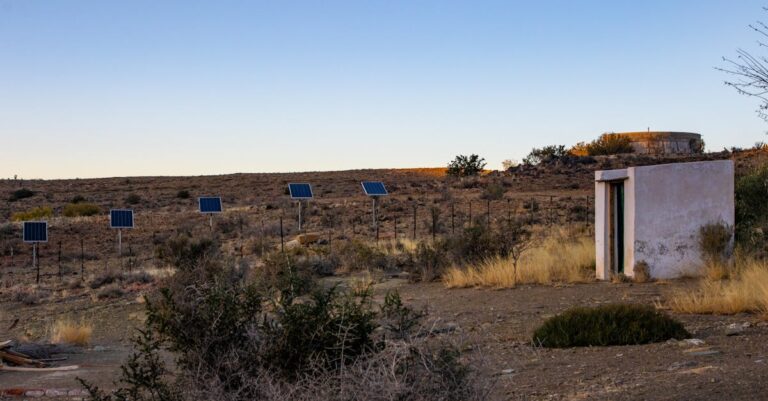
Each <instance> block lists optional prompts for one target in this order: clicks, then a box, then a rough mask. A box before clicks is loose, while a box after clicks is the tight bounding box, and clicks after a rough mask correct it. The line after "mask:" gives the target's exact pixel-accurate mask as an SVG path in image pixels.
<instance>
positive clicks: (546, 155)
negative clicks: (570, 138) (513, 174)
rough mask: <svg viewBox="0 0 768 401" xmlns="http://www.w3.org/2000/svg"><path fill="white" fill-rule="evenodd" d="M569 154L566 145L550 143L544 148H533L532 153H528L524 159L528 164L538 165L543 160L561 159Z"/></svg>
mask: <svg viewBox="0 0 768 401" xmlns="http://www.w3.org/2000/svg"><path fill="white" fill-rule="evenodd" d="M565 156H568V151H567V150H566V149H565V145H549V146H544V147H543V148H533V149H531V153H528V156H526V157H525V158H524V159H523V163H525V164H527V165H537V164H539V163H541V162H545V161H550V160H554V159H559V158H561V157H565Z"/></svg>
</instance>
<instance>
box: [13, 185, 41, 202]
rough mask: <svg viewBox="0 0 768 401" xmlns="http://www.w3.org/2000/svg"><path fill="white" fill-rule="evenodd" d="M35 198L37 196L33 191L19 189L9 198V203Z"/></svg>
mask: <svg viewBox="0 0 768 401" xmlns="http://www.w3.org/2000/svg"><path fill="white" fill-rule="evenodd" d="M33 196H35V193H34V192H32V191H30V190H28V189H26V188H21V189H17V190H15V191H13V193H11V196H10V197H8V202H16V201H17V200H20V199H25V198H31V197H33Z"/></svg>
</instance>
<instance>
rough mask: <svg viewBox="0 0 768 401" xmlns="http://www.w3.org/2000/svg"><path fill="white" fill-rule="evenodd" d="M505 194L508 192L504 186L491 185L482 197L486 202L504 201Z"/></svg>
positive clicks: (487, 186)
mask: <svg viewBox="0 0 768 401" xmlns="http://www.w3.org/2000/svg"><path fill="white" fill-rule="evenodd" d="M504 192H506V189H505V188H504V186H503V185H501V184H496V183H489V184H488V185H486V186H485V188H484V189H483V193H482V195H480V197H481V198H482V199H485V200H501V199H504Z"/></svg>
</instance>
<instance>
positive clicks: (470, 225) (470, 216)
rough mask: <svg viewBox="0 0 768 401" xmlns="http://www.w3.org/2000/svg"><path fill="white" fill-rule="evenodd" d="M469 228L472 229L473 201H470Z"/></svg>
mask: <svg viewBox="0 0 768 401" xmlns="http://www.w3.org/2000/svg"><path fill="white" fill-rule="evenodd" d="M469 227H472V199H470V200H469Z"/></svg>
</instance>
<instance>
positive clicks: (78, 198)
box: [69, 195, 85, 203]
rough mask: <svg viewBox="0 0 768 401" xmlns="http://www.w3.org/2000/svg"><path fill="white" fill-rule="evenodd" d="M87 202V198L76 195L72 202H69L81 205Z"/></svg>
mask: <svg viewBox="0 0 768 401" xmlns="http://www.w3.org/2000/svg"><path fill="white" fill-rule="evenodd" d="M81 202H85V197H84V196H83V195H75V196H73V197H72V200H71V201H69V203H81Z"/></svg>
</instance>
